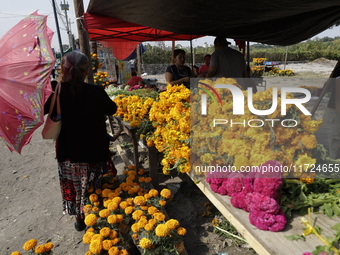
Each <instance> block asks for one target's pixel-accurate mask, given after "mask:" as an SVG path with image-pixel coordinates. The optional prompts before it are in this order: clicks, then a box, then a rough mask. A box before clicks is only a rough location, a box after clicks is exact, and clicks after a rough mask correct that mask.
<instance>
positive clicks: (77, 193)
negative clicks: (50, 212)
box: [58, 161, 103, 218]
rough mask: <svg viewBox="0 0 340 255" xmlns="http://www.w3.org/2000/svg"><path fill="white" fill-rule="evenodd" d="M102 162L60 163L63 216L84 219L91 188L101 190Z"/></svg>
mask: <svg viewBox="0 0 340 255" xmlns="http://www.w3.org/2000/svg"><path fill="white" fill-rule="evenodd" d="M102 166H103V164H102V162H100V163H95V164H90V163H71V162H70V161H64V162H58V173H59V181H60V188H61V195H62V199H63V214H69V215H76V217H77V218H84V211H83V207H84V205H85V204H84V200H85V196H86V192H87V190H88V189H89V188H90V187H94V189H98V188H101V178H102Z"/></svg>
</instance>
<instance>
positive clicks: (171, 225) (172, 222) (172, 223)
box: [165, 219, 179, 229]
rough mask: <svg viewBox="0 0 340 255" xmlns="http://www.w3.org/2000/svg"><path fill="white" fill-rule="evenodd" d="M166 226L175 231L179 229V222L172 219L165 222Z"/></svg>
mask: <svg viewBox="0 0 340 255" xmlns="http://www.w3.org/2000/svg"><path fill="white" fill-rule="evenodd" d="M165 225H167V226H168V228H170V229H175V228H178V227H179V222H178V220H175V219H170V220H168V221H167V222H165Z"/></svg>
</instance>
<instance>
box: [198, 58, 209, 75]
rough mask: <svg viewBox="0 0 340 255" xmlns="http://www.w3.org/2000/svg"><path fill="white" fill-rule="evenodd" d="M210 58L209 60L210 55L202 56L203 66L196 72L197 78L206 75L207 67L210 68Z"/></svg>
mask: <svg viewBox="0 0 340 255" xmlns="http://www.w3.org/2000/svg"><path fill="white" fill-rule="evenodd" d="M210 58H211V55H210V54H207V55H205V56H204V65H202V66H201V67H200V69H199V70H198V75H199V76H201V77H204V76H205V75H206V74H207V72H208V69H209V66H210Z"/></svg>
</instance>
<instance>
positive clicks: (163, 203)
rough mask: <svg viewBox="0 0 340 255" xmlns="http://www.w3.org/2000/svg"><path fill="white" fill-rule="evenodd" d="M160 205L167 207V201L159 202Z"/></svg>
mask: <svg viewBox="0 0 340 255" xmlns="http://www.w3.org/2000/svg"><path fill="white" fill-rule="evenodd" d="M158 203H159V205H161V206H165V205H166V201H165V200H159V202H158Z"/></svg>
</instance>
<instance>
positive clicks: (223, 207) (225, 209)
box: [189, 174, 340, 255]
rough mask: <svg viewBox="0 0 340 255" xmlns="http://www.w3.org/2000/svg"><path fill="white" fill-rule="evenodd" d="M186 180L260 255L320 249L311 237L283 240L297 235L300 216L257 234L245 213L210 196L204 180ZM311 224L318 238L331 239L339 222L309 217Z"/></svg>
mask: <svg viewBox="0 0 340 255" xmlns="http://www.w3.org/2000/svg"><path fill="white" fill-rule="evenodd" d="M189 176H190V178H191V179H192V180H194V181H195V182H196V185H197V186H198V187H199V189H200V190H201V191H202V192H203V193H204V195H205V196H206V197H207V198H208V199H209V200H210V202H211V203H213V204H214V206H215V207H216V208H217V209H218V210H219V211H220V212H221V213H222V214H223V216H224V217H225V218H226V219H227V220H228V221H229V222H230V223H231V224H232V225H233V226H234V227H235V228H236V229H237V231H238V232H239V233H240V234H241V235H242V236H243V237H244V238H245V239H246V240H247V242H248V243H249V245H250V246H251V247H252V248H253V249H254V250H255V251H256V252H257V253H258V254H260V255H302V254H303V253H304V252H307V251H308V252H312V251H314V250H315V248H316V246H318V245H324V244H323V243H322V242H321V241H320V240H319V239H318V238H317V237H316V236H315V235H314V234H311V235H308V236H306V241H302V240H298V241H290V240H288V239H287V238H285V236H290V235H293V234H299V235H301V234H302V232H303V230H304V228H305V226H304V225H303V224H302V223H301V222H300V218H301V216H295V217H294V218H293V219H292V221H291V222H288V223H287V225H286V227H285V229H284V230H283V231H280V232H270V231H263V230H259V229H258V228H256V227H255V226H253V225H252V224H250V222H249V213H248V212H246V211H243V210H241V209H237V208H235V207H233V206H232V205H231V203H230V197H229V196H222V195H220V194H217V193H215V192H213V191H212V190H211V189H210V185H209V184H208V183H207V182H206V181H205V178H203V176H202V177H197V176H193V175H192V174H189ZM312 221H313V223H315V225H317V226H319V227H320V228H321V229H322V233H321V235H322V236H323V237H324V238H326V237H327V236H328V237H332V238H334V233H335V232H334V231H333V230H332V229H331V227H332V226H334V225H335V224H337V223H339V221H340V220H339V218H337V217H336V216H334V217H333V218H329V217H328V216H326V215H324V214H312Z"/></svg>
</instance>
